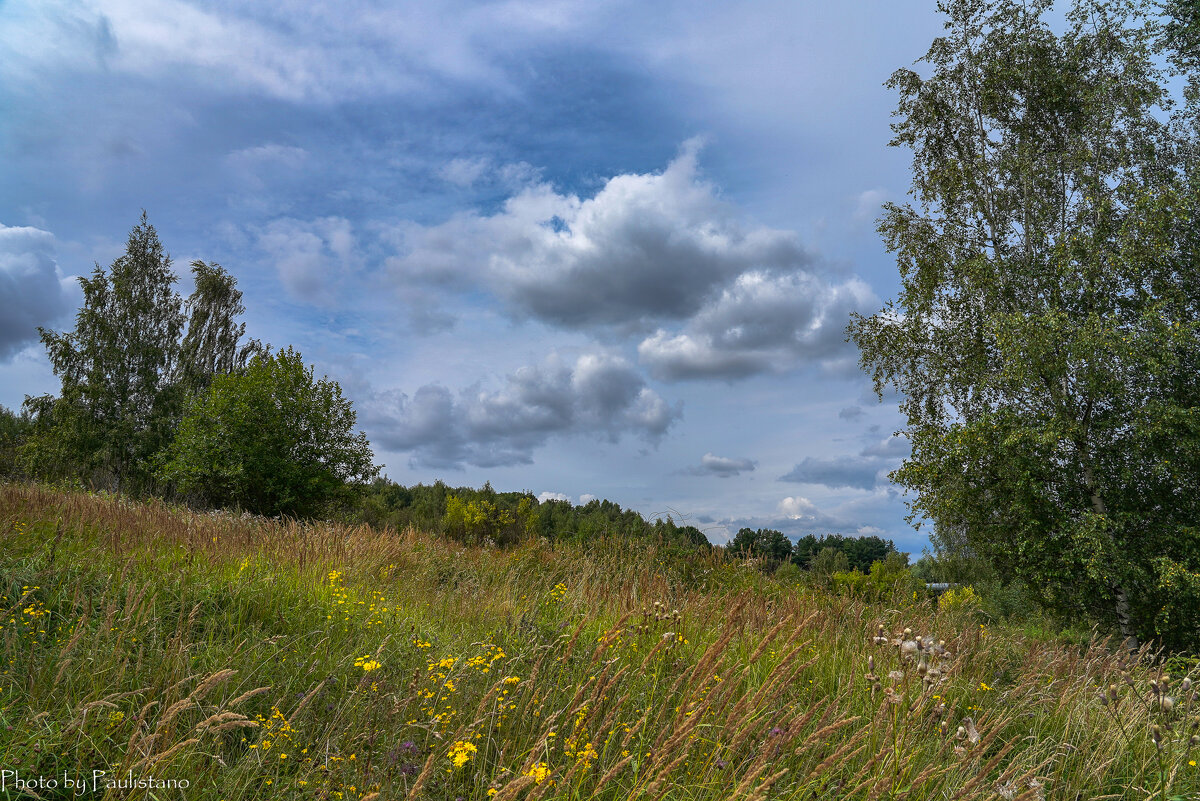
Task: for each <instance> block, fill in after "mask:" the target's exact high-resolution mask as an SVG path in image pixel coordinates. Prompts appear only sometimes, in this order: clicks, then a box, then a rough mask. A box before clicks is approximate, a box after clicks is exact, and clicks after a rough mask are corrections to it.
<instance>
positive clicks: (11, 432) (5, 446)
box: [0, 406, 32, 477]
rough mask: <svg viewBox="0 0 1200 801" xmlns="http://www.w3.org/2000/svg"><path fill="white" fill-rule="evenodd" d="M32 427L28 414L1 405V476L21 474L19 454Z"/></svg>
mask: <svg viewBox="0 0 1200 801" xmlns="http://www.w3.org/2000/svg"><path fill="white" fill-rule="evenodd" d="M31 427H32V424H31V421H30V419H29V415H28V414H17V413H15V412H13V411H12V410H11V409H9V408H7V407H5V406H0V477H10V476H15V475H17V474H19V472H20V468H19V461H18V459H17V454H18V452H19V450H20V448H21V446H22V445H23V444H24V443H25V439H26V438H27V437H28V436H29V432H30V429H31Z"/></svg>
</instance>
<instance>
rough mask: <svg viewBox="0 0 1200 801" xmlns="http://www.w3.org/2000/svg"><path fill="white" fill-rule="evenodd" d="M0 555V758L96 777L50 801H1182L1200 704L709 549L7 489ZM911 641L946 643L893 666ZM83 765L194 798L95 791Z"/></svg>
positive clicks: (1074, 655)
mask: <svg viewBox="0 0 1200 801" xmlns="http://www.w3.org/2000/svg"><path fill="white" fill-rule="evenodd" d="M0 554H2V555H0V611H3V612H4V615H3V618H0V637H2V638H3V643H4V652H3V660H4V663H3V666H2V668H3V670H2V673H0V767H2V768H3V769H4V770H6V771H10V772H19V774H20V776H21V777H22V778H24V779H25V780H27V781H28V780H30V779H35V778H36V777H47V778H56V779H57V780H58V781H59V783H60V785H61V783H62V777H63V776H66V777H68V778H71V779H76V780H78V779H83V780H85V781H86V782H87V784H88V786H87V788H86V789H87V791H88V792H87V793H85V794H84V795H83V796H76V795H73V793H74V792H75V790H70V789H65V788H63V787H61V786H60V787H59V788H58V789H46V788H43V789H35V791H34V792H36V793H37V795H38V796H39V797H42V798H55V797H58V798H68V797H93V798H99V797H107V798H117V797H121V798H126V797H130V798H162V799H165V798H187V799H227V801H233V799H242V798H264V797H271V798H318V799H362V798H371V797H375V798H377V799H390V798H409V797H411V798H429V799H446V801H452V800H453V799H456V798H462V799H464V801H466V799H472V801H486V799H488V798H496V799H505V798H522V799H533V798H545V799H590V798H600V799H614V800H615V799H627V798H644V799H656V798H671V799H713V800H714V801H715V800H716V799H729V798H747V799H749V798H788V799H810V798H862V799H867V798H886V799H898V798H912V799H934V798H937V799H942V798H1029V799H1032V798H1042V797H1044V798H1056V799H1058V798H1061V799H1076V798H1080V799H1082V798H1101V797H1108V798H1148V797H1157V798H1164V799H1165V798H1173V797H1195V795H1196V794H1197V793H1198V792H1200V770H1198V769H1197V767H1196V766H1195V765H1193V764H1192V763H1193V762H1195V761H1196V758H1197V755H1198V753H1200V749H1197V748H1195V747H1193V746H1192V744H1191V737H1192V736H1193V735H1194V733H1195V724H1196V720H1195V718H1193V716H1192V713H1193V711H1197V710H1196V702H1195V699H1194V697H1193V696H1194V693H1193V692H1192V691H1191V690H1190V689H1185V688H1184V686H1183V685H1184V682H1183V678H1184V677H1183V676H1182V675H1175V676H1173V677H1172V678H1169V679H1166V678H1165V677H1164V675H1163V669H1164V668H1163V667H1162V666H1161V665H1160V664H1158V663H1156V662H1154V660H1152V659H1150V658H1149V655H1146V654H1143V655H1142V659H1141V660H1139V661H1134V660H1124V661H1123V659H1122V657H1121V656H1120V655H1119V654H1116V653H1114V652H1113V651H1112V650H1111V647H1110V643H1109V642H1107V641H1098V640H1086V641H1082V642H1081V641H1080V637H1079V635H1078V633H1077V632H1076V633H1069V634H1068V635H1067V636H1062V633H1061V632H1059V631H1056V630H1053V629H1050V628H1049V627H1047V626H1046V625H1045V624H1043V625H1042V626H1041V627H1040V628H1039V627H1035V626H1032V625H1031V624H1028V623H1026V624H1023V625H1024V628H1022V627H1020V626H1016V625H1014V626H1008V625H1006V624H1003V623H998V624H988V625H981V624H980V622H979V620H978V619H977V618H976V617H975V616H974V615H973V613H972V611H971V609H970V608H969V607H961V608H946V609H940V610H939V609H938V608H937V606H936V604H934V603H933V602H931V601H929V600H925V599H920V598H913V597H898V598H895V599H893V600H892V601H891V602H889V603H885V604H867V603H864V602H862V601H859V600H855V599H849V598H840V597H831V596H829V595H827V594H825V593H823V592H821V591H820V590H818V589H816V588H813V587H808V586H805V585H803V584H801V585H796V584H791V583H789V584H783V583H778V582H776V581H774V580H773V579H771V578H770V577H767V576H764V575H762V574H761V573H760V572H759V571H758V570H757V569H755V568H754V566H753V565H744V564H738V563H726V562H725V561H723V559H722V557H721V556H720V555H719V554H709V555H704V554H695V555H691V556H688V557H686V558H681V557H679V556H678V555H673V556H672V555H668V554H667V553H666V552H660V551H658V550H656V549H655V548H653V547H642V546H641V545H638V546H637V547H633V546H631V545H630V544H629V543H624V542H620V541H604V542H597V543H594V544H592V545H591V546H589V547H561V546H560V547H552V546H550V545H549V544H547V543H544V542H536V541H534V542H528V543H525V544H522V545H520V546H518V547H515V548H512V549H508V550H502V551H498V550H488V549H482V548H466V547H463V546H460V545H456V544H453V543H451V542H449V541H446V540H443V539H438V538H435V537H432V536H427V535H424V534H421V533H419V532H413V531H407V532H394V531H375V530H372V529H370V528H367V527H360V528H347V527H344V526H336V525H311V526H305V525H298V524H294V523H279V522H271V521H261V520H242V519H238V518H234V517H232V516H224V515H202V514H197V513H193V512H189V511H187V510H185V509H181V508H177V507H169V506H166V505H163V504H134V503H131V502H128V501H123V500H120V499H116V498H111V497H109V498H105V497H97V496H89V495H86V494H68V493H60V492H54V491H51V490H49V489H45V488H40V487H30V486H18V485H0ZM880 626H882V627H883V634H884V638H885V639H886V641H887V642H886V643H882V644H874V643H873V642H872V639H873V638H874V637H875V636H876V635H877V634H878V630H879V627H880ZM905 629H909V630H911V632H916V633H917V634H919V635H926V636H930V637H933V638H935V640H943V641H945V648H946V650H947V653H946V654H945V655H937V654H935V653H933V651H932V649H931V650H930V651H925V650H924V649H923V648H922V649H921V650H919V651H918V652H917V654H916V655H915V656H910V655H906V654H905V653H904V652H903V651H904V649H902V648H901V647H900V645H899V643H900V641H902V640H905V639H908V638H909V637H914V636H916V635H912V634H911V633H910V634H909V635H905V633H904V631H905ZM922 645H923V644H922ZM909 647H910V648H911V646H909ZM1192 667H1194V663H1192V662H1188V661H1186V660H1180V659H1177V660H1175V662H1174V663H1172V668H1173V669H1175V670H1177V671H1178V670H1184V669H1190V668H1192ZM929 668H932V669H933V670H928V669H929ZM1152 680H1153V681H1156V682H1159V687H1160V688H1161V687H1162V686H1163V682H1164V680H1165V681H1166V689H1165V690H1162V691H1155V690H1154V689H1153V688H1152V685H1151V683H1150V682H1151V681H1152ZM1110 685H1111V689H1109V688H1110ZM1110 693H1111V694H1112V695H1113V698H1114V700H1112V701H1107V702H1106V699H1105V696H1106V695H1108V694H1110ZM1164 697H1170V699H1171V700H1170V702H1169V703H1163V702H1161V701H1160V699H1161V698H1164ZM1168 707H1169V708H1168ZM1156 738H1157V739H1156ZM93 771H105V772H106V778H109V779H114V778H121V779H124V778H125V777H128V776H132V777H133V778H134V779H135V780H136V779H141V780H142V781H143V782H148V781H149V779H150V777H153V779H154V780H155V781H158V782H164V781H173V782H176V783H179V782H184V781H186V782H187V783H188V787H187V788H186V789H179V788H178V787H174V788H172V787H163V786H158V787H141V788H138V787H134V788H132V789H129V788H117V789H113V790H110V791H108V792H107V794H105V793H104V792H103V787H104V782H103V781H101V783H100V789H101V792H93V790H95V787H94V785H93V784H92V777H93ZM7 782H8V784H7V789H6V790H4V791H3V792H0V797H11V798H16V797H20V792H19V791H17V790H15V789H14V787H13V784H14V776H13V775H12V774H11V773H10V774H9V776H8V779H7ZM29 797H32V796H29Z"/></svg>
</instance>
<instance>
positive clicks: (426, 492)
mask: <svg viewBox="0 0 1200 801" xmlns="http://www.w3.org/2000/svg"><path fill="white" fill-rule="evenodd" d="M351 517H352V519H355V520H359V521H362V522H367V523H370V524H371V525H375V526H381V527H382V526H390V527H392V528H400V529H402V528H409V527H412V528H418V529H422V530H426V531H440V532H442V533H444V534H446V535H448V536H451V537H455V538H459V539H462V540H465V541H471V542H481V541H483V540H484V539H485V538H491V540H492V541H493V542H495V543H497V544H500V545H509V544H512V543H515V542H517V541H520V540H524V539H529V538H542V539H545V540H547V541H549V542H553V543H567V542H581V543H589V542H597V541H601V540H605V539H623V540H631V541H639V540H640V541H653V542H656V543H660V544H663V545H671V546H677V547H678V548H679V549H681V552H691V551H694V550H696V549H708V548H711V547H712V546H711V545H710V544H709V542H708V539H707V538H706V537H705V536H704V533H703V532H702V531H700V530H699V529H698V528H696V527H695V526H688V525H684V526H680V525H679V524H677V523H676V522H675V521H674V520H672V519H671V518H669V517H668V518H667V519H666V520H662V519H658V520H655V521H654V522H653V523H651V522H649V521H647V520H646V519H645V518H643V517H642V516H641V515H640V514H638V513H637V512H636V511H634V510H633V509H623V508H621V506H620V505H619V504H616V503H613V502H612V501H607V500H604V501H602V500H591V501H588V502H587V503H586V504H583V505H579V506H575V505H573V504H571V503H570V502H569V501H557V500H546V501H538V499H537V498H535V497H534V496H533V494H532V493H530V492H496V491H495V490H494V489H492V487H491V485H490V484H487V485H485V486H484V487H482V488H479V489H475V488H472V487H449V486H447V485H446V484H445V483H444V482H442V481H437V482H434V483H433V484H432V485H425V484H417V485H415V486H412V487H404V486H401V485H399V484H396V483H394V482H392V481H390V480H388V479H384V478H380V479H377V480H375V481H374V482H372V484H371V485H370V486H369V487H367V488H365V490H364V492H363V493H362V496H361V500H360V502H359V504H358V505H357V507H356V508H355V509H354V511H353V513H352V515H351ZM472 520H477V521H479V522H477V523H472V522H471V521H472ZM501 521H506V522H501Z"/></svg>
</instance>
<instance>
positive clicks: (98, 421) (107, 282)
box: [26, 212, 184, 492]
mask: <svg viewBox="0 0 1200 801" xmlns="http://www.w3.org/2000/svg"><path fill="white" fill-rule="evenodd" d="M174 281H175V274H174V273H173V272H172V271H171V259H170V257H169V256H168V255H167V254H166V252H165V251H164V250H163V247H162V243H161V242H160V241H159V239H158V233H157V232H156V231H155V230H154V226H152V225H150V223H149V222H147V220H146V214H145V212H143V213H142V219H141V221H140V222H139V223H138V225H136V226H134V228H133V230H132V231H130V232H129V239H128V241H127V243H126V246H125V253H124V255H122V256H121V257H119V258H118V259H117V260H116V261H114V262H113V263H112V266H111V267H110V268H109V271H108V272H107V273H106V272H105V271H104V270H103V269H102V268H101V267H100V265H99V264H97V265H96V268H95V271H94V272H93V273H92V276H91V278H80V279H79V283H80V285H81V286H82V288H83V298H84V300H83V306H82V308H81V309H80V310H79V312H78V314H76V317H75V330H74V331H71V332H69V333H58V332H54V331H47V330H45V329H40V330H41V335H42V342H43V343H44V344H45V346H46V350H47V353H48V355H49V357H50V364H51V366H52V367H53V369H54V374H55V375H57V376H58V377H59V378H60V379H61V380H62V393H61V395H60V396H59V397H58V398H57V399H51V398H41V399H30V403H29V408H30V409H31V410H32V411H33V412H34V413H35V414H36V416H37V418H38V426H37V428H36V429H35V432H34V434H33V436H31V438H30V441H29V442H28V443H27V445H26V453H27V457H28V458H29V459H30V461H31V464H33V465H34V466H35V468H36V469H38V471H39V472H42V473H44V474H45V473H49V474H50V475H52V476H53V475H55V474H57V475H74V476H79V477H82V478H86V479H88V480H92V481H94V482H95V483H98V484H100V485H102V486H108V487H111V488H125V489H126V490H131V491H134V492H138V491H144V490H145V489H147V488H148V487H149V485H150V478H151V474H150V469H149V465H150V463H151V460H152V459H153V457H154V456H155V454H157V453H159V452H160V451H161V450H162V449H163V448H164V447H165V446H166V444H167V443H168V442H170V438H171V434H172V424H173V422H174V420H173V417H172V411H173V410H174V409H175V408H177V405H178V397H177V395H176V393H175V392H173V391H172V388H171V384H170V378H171V374H172V372H173V369H174V366H175V362H176V357H177V355H178V352H179V334H180V331H181V330H182V328H183V322H184V321H183V314H182V311H181V304H182V300H181V299H180V297H179V295H178V294H176V293H175V291H174V289H173V288H172V285H173V284H174Z"/></svg>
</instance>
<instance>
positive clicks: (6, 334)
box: [0, 224, 72, 361]
mask: <svg viewBox="0 0 1200 801" xmlns="http://www.w3.org/2000/svg"><path fill="white" fill-rule="evenodd" d="M71 297H72V291H71V284H70V282H69V281H68V280H67V279H64V278H63V276H62V275H61V274H60V273H59V270H58V266H57V264H56V263H55V260H54V235H53V234H51V233H50V232H49V231H42V230H40V229H38V228H28V227H10V226H6V225H3V224H0V361H4V360H7V359H9V358H10V357H12V355H13V354H15V353H16V352H17V351H19V350H21V349H22V348H23V347H25V346H26V345H28V344H29V343H31V342H36V341H37V338H38V330H37V329H38V326H43V327H45V326H49V325H50V324H51V323H52V322H54V321H55V320H57V319H58V318H59V317H61V316H62V315H63V314H65V313H66V312H67V311H69V309H70V301H71Z"/></svg>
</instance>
